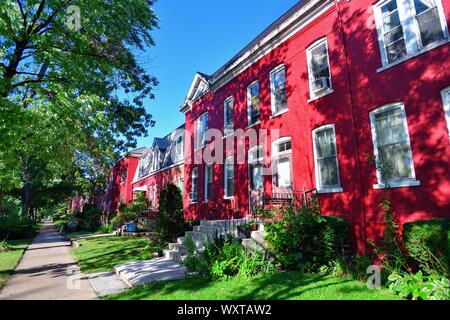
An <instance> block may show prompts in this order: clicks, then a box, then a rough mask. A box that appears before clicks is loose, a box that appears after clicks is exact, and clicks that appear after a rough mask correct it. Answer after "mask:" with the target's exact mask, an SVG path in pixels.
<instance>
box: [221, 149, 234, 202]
mask: <svg viewBox="0 0 450 320" xmlns="http://www.w3.org/2000/svg"><path fill="white" fill-rule="evenodd" d="M230 160H231V164H232V165H233V184H234V156H230V157H228V158H226V159H225V163H224V166H223V168H224V171H225V172H224V182H223V190H224V195H223V198H224V199H225V200H231V199H234V192H233V195H232V196H227V194H228V183H227V180H228V174H227V166H228V165H230V163H229V161H230ZM233 189H234V188H233Z"/></svg>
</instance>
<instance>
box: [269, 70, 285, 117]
mask: <svg viewBox="0 0 450 320" xmlns="http://www.w3.org/2000/svg"><path fill="white" fill-rule="evenodd" d="M270 90H271V94H272V113H273V114H277V113H280V112H282V111H284V110H287V98H286V72H285V67H284V65H281V66H278V67H277V68H275V69H274V70H273V71H272V72H271V73H270Z"/></svg>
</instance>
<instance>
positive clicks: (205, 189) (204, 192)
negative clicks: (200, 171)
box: [203, 164, 214, 202]
mask: <svg viewBox="0 0 450 320" xmlns="http://www.w3.org/2000/svg"><path fill="white" fill-rule="evenodd" d="M209 168H211V175H212V177H211V178H212V179H211V180H212V181H211V189H212V184H213V183H214V177H213V176H214V172H213V170H214V168H213V165H212V164H210V165H206V166H205V170H204V171H205V172H204V177H203V178H204V179H203V180H205V185H204V187H203V198H204V200H205V202H209V201H210V200H211V199H208V197H209V196H211V197H212V192H211V194H208V187H207V186H208V179H207V178H209V175H207V174H206V173H207V172H208V169H209ZM211 191H212V190H211Z"/></svg>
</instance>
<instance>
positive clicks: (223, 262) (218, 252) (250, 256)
mask: <svg viewBox="0 0 450 320" xmlns="http://www.w3.org/2000/svg"><path fill="white" fill-rule="evenodd" d="M184 246H185V250H186V252H187V258H186V259H185V260H184V261H183V264H184V265H185V266H186V268H187V269H188V272H189V273H195V274H198V275H201V276H204V277H206V278H208V279H212V280H217V279H229V278H230V277H234V276H239V277H253V276H255V275H257V274H259V273H261V272H266V271H269V270H271V269H272V267H271V264H270V263H269V262H267V261H265V259H264V255H263V253H261V252H254V253H250V252H247V251H246V250H245V249H244V247H243V246H242V245H241V243H240V242H239V241H237V240H235V239H232V238H230V237H226V238H225V239H217V240H216V241H215V242H213V243H208V244H206V246H205V251H204V252H202V253H198V252H197V251H196V247H195V244H194V242H193V241H192V238H191V237H188V238H186V240H185V244H184Z"/></svg>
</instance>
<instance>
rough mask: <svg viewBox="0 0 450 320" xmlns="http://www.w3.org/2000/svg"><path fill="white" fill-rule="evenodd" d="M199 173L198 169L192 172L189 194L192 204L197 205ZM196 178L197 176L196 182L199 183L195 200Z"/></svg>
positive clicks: (193, 169)
mask: <svg viewBox="0 0 450 320" xmlns="http://www.w3.org/2000/svg"><path fill="white" fill-rule="evenodd" d="M194 173H196V175H194ZM198 173H199V169H198V167H195V168H192V172H191V192H190V194H189V200H190V202H191V203H196V202H197V201H198V177H199V176H198ZM194 176H196V179H195V180H196V181H197V185H196V188H195V189H196V192H195V193H196V197H195V198H193V197H192V195H193V194H194Z"/></svg>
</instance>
